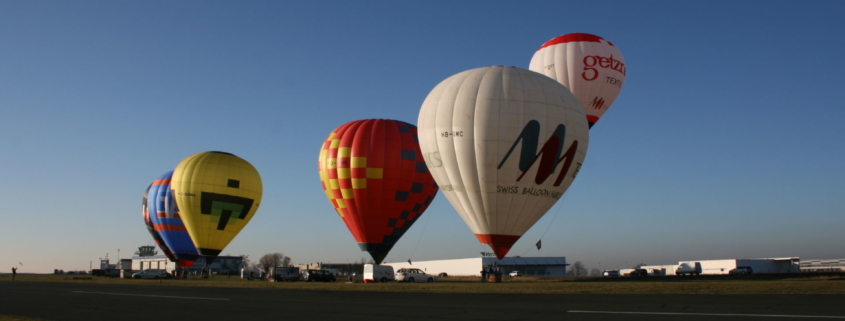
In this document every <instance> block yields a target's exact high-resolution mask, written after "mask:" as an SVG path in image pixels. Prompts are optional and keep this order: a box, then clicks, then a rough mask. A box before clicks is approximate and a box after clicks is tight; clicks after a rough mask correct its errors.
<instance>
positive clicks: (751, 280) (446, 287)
mask: <svg viewBox="0 0 845 321" xmlns="http://www.w3.org/2000/svg"><path fill="white" fill-rule="evenodd" d="M478 280H479V278H477V277H444V278H438V279H437V282H435V283H397V282H388V283H369V284H364V283H360V282H355V283H346V282H334V283H306V282H267V281H259V280H257V279H256V280H253V281H248V280H243V279H240V278H236V277H232V278H227V277H226V276H213V277H211V278H210V279H199V278H189V279H187V280H132V279H115V278H105V277H92V276H86V275H33V274H23V275H18V277H17V280H16V281H15V282H73V283H82V284H91V283H94V284H142V285H149V286H194V287H228V288H265V289H292V290H319V291H383V292H428V293H582V294H674V293H678V294H681V293H686V294H689V293H700V294H741V293H783V294H843V293H845V274H838V273H836V274H834V273H828V274H777V275H774V274H770V275H750V276H720V275H719V276H697V277H676V276H665V277H647V278H627V277H616V278H608V277H597V278H579V279H576V278H568V277H557V278H538V277H515V278H511V277H505V278H504V279H503V282H502V283H481V282H479V281H478ZM0 282H11V275H7V274H3V275H0Z"/></svg>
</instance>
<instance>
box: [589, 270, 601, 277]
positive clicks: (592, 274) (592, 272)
mask: <svg viewBox="0 0 845 321" xmlns="http://www.w3.org/2000/svg"><path fill="white" fill-rule="evenodd" d="M590 276H601V270H599V269H597V268H592V269H590Z"/></svg>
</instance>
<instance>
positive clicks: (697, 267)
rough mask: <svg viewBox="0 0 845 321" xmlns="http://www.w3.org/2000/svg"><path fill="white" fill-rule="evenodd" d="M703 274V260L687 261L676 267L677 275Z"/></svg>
mask: <svg viewBox="0 0 845 321" xmlns="http://www.w3.org/2000/svg"><path fill="white" fill-rule="evenodd" d="M699 274H701V262H695V263H692V262H689V263H687V262H685V263H681V264H680V265H678V268H677V269H675V275H678V276H683V275H699Z"/></svg>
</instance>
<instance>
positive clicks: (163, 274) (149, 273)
mask: <svg viewBox="0 0 845 321" xmlns="http://www.w3.org/2000/svg"><path fill="white" fill-rule="evenodd" d="M132 278H133V279H167V278H170V274H169V273H167V271H165V270H159V269H148V270H142V271H141V272H138V273H135V274H132Z"/></svg>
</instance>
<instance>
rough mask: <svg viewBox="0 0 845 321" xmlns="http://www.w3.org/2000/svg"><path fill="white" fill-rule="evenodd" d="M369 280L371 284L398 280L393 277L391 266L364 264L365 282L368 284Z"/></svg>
mask: <svg viewBox="0 0 845 321" xmlns="http://www.w3.org/2000/svg"><path fill="white" fill-rule="evenodd" d="M367 280H369V281H370V282H373V281H377V282H387V281H394V280H396V277H395V276H394V275H393V267H392V266H390V265H376V264H364V282H367Z"/></svg>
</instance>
